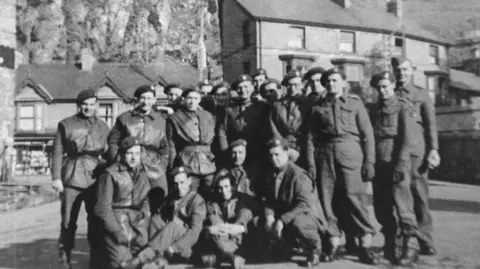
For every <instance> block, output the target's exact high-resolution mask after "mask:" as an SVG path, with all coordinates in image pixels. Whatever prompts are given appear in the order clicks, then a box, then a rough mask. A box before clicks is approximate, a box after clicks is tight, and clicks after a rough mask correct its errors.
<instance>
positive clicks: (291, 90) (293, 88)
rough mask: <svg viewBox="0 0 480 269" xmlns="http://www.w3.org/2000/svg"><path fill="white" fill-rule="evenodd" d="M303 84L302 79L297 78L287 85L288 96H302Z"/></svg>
mask: <svg viewBox="0 0 480 269" xmlns="http://www.w3.org/2000/svg"><path fill="white" fill-rule="evenodd" d="M302 89H303V83H302V78H300V77H296V78H292V79H290V80H289V81H288V83H287V95H288V96H295V95H299V94H302Z"/></svg>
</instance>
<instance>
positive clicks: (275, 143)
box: [267, 138, 288, 149]
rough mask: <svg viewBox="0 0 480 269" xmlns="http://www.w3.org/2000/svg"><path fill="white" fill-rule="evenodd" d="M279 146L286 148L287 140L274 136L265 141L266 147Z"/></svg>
mask: <svg viewBox="0 0 480 269" xmlns="http://www.w3.org/2000/svg"><path fill="white" fill-rule="evenodd" d="M279 146H281V147H286V148H288V141H287V140H285V139H283V138H274V139H272V140H270V141H268V142H267V148H268V149H272V148H276V147H279Z"/></svg>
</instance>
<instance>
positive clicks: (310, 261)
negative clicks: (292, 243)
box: [307, 251, 320, 268]
mask: <svg viewBox="0 0 480 269" xmlns="http://www.w3.org/2000/svg"><path fill="white" fill-rule="evenodd" d="M319 263H320V255H318V253H317V252H316V251H314V252H312V253H310V254H309V255H308V257H307V267H309V268H311V267H315V266H317V265H318V264H319Z"/></svg>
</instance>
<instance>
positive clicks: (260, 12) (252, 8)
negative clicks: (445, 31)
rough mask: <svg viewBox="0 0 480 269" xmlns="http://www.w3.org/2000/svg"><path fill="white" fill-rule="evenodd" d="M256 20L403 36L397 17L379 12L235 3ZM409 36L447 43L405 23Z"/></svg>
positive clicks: (249, 0) (312, 2) (268, 0)
mask: <svg viewBox="0 0 480 269" xmlns="http://www.w3.org/2000/svg"><path fill="white" fill-rule="evenodd" d="M235 1H237V2H238V3H239V4H240V5H241V6H242V7H244V9H245V10H246V11H247V12H248V13H249V14H250V15H251V16H253V17H254V18H256V19H258V20H265V21H275V22H285V23H298V24H313V25H319V26H325V27H332V26H333V27H335V28H337V27H338V28H347V29H352V30H365V31H369V32H371V31H373V32H384V33H388V34H390V33H391V32H400V31H401V23H402V20H400V19H399V18H398V17H396V16H394V15H392V14H390V13H387V12H386V11H385V12H381V11H378V10H372V9H367V8H364V7H359V6H357V5H352V6H351V7H350V8H343V7H342V6H340V5H338V4H336V3H335V2H333V1H332V0H295V1H294V2H292V1H291V0H262V1H259V0H235ZM403 23H404V24H405V34H406V36H408V37H410V38H414V39H418V40H425V41H429V42H434V43H439V44H449V43H450V40H447V39H445V38H443V37H441V36H439V35H437V34H435V33H433V32H430V31H428V30H425V29H424V28H422V27H421V26H419V25H418V24H416V23H415V22H413V21H411V20H406V19H403Z"/></svg>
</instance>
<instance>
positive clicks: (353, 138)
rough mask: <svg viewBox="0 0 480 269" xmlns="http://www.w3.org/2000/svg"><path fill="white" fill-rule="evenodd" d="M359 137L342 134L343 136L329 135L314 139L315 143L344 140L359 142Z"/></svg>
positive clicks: (342, 141)
mask: <svg viewBox="0 0 480 269" xmlns="http://www.w3.org/2000/svg"><path fill="white" fill-rule="evenodd" d="M359 141H360V137H358V136H354V135H343V136H331V137H325V136H324V137H319V138H318V139H316V142H315V145H321V144H335V143H345V142H359Z"/></svg>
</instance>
